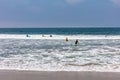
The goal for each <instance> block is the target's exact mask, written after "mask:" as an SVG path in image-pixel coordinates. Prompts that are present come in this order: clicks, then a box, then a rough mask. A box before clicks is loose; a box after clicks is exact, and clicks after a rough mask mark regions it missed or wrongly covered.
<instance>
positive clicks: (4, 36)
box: [0, 34, 120, 40]
mask: <svg viewBox="0 0 120 80" xmlns="http://www.w3.org/2000/svg"><path fill="white" fill-rule="evenodd" d="M66 38H68V39H120V35H107V36H106V35H40V34H39V35H24V34H0V39H51V40H52V39H66Z"/></svg>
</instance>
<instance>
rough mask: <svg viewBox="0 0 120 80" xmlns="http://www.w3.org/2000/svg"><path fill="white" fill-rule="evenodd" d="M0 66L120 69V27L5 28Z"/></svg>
mask: <svg viewBox="0 0 120 80" xmlns="http://www.w3.org/2000/svg"><path fill="white" fill-rule="evenodd" d="M26 34H28V35H29V37H27V36H26ZM42 35H44V37H42ZM50 35H52V37H50ZM66 37H68V39H69V41H68V42H66V41H65V39H66ZM76 39H78V40H79V43H78V45H75V40H76ZM0 69H14V70H37V71H117V72H119V71H120V28H2V29H0Z"/></svg>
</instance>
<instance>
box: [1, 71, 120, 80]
mask: <svg viewBox="0 0 120 80" xmlns="http://www.w3.org/2000/svg"><path fill="white" fill-rule="evenodd" d="M119 75H120V73H119V72H82V71H17V70H0V80H119V79H120V76H119Z"/></svg>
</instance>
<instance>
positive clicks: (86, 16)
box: [0, 0, 120, 27]
mask: <svg viewBox="0 0 120 80" xmlns="http://www.w3.org/2000/svg"><path fill="white" fill-rule="evenodd" d="M0 27H120V0H0Z"/></svg>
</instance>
